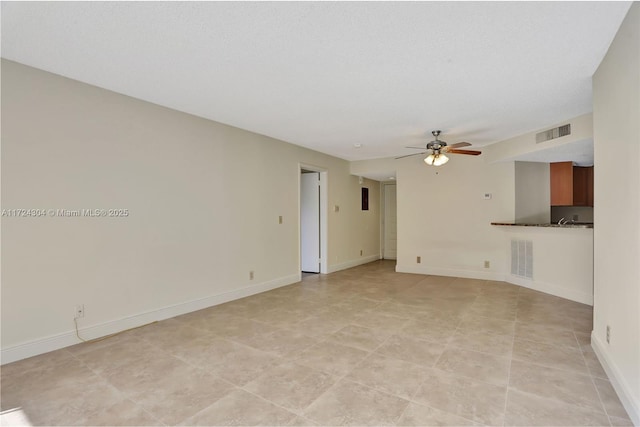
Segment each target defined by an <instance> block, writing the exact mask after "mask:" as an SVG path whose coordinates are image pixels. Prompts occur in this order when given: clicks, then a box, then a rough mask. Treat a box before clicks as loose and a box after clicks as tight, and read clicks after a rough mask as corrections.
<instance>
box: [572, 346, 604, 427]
mask: <svg viewBox="0 0 640 427" xmlns="http://www.w3.org/2000/svg"><path fill="white" fill-rule="evenodd" d="M576 339H577V338H576ZM580 355H581V356H582V358H583V359H584V363H585V365H586V364H587V358H586V357H584V352H582V351H581V352H580ZM587 370H588V371H589V374H591V369H589V365H587ZM589 379H590V380H591V383H592V384H593V387H594V388H595V389H596V393H597V395H598V400H599V401H600V405H601V406H602V409H603V410H604V413H605V414H606V416H607V419H608V420H609V424H610V425H613V423H612V422H611V415H609V411H608V410H607V405H605V404H604V400H603V399H602V395H601V394H600V389H599V388H598V385H597V384H596V379H595V378H594V377H593V375H589Z"/></svg>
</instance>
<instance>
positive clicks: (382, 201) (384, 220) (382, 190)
mask: <svg viewBox="0 0 640 427" xmlns="http://www.w3.org/2000/svg"><path fill="white" fill-rule="evenodd" d="M389 185H393V186H395V187H396V233H397V218H398V183H397V181H390V182H389V181H387V182H381V183H380V259H392V258H385V257H384V252H385V249H386V248H385V240H384V236H385V231H386V230H385V228H386V226H387V209H386V206H387V205H386V201H387V200H386V199H387V193H386V187H387V186H389ZM397 250H398V247H397V242H396V258H395V260H396V261H397V259H398V256H397Z"/></svg>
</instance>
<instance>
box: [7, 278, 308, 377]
mask: <svg viewBox="0 0 640 427" xmlns="http://www.w3.org/2000/svg"><path fill="white" fill-rule="evenodd" d="M300 278H301V274H300V273H297V274H292V275H290V276H285V277H279V278H277V279H273V280H269V281H267V282H263V283H258V284H255V285H251V286H246V287H244V288H241V289H236V290H233V291H228V292H224V293H222V294H217V295H211V296H208V297H204V298H200V299H196V300H192V301H187V302H183V303H179V304H175V305H171V306H167V307H163V308H159V309H157V310H152V311H148V312H145V313H139V314H134V315H132V316H127V317H124V318H121V319H116V320H110V321H108V322H104V323H101V324H98V325H92V326H82V325H81V324H80V327H79V332H80V336H82V337H83V338H84V339H87V340H91V339H95V338H100V337H104V336H106V335H110V334H114V333H116V332H120V331H124V330H127V329H130V328H135V327H137V326H142V325H146V324H147V323H151V322H155V321H159V320H164V319H169V318H171V317H175V316H179V315H181V314H186V313H191V312H192V311H197V310H202V309H203V308H207V307H211V306H214V305H218V304H223V303H225V302H229V301H233V300H237V299H240V298H244V297H248V296H251V295H255V294H259V293H262V292H266V291H269V290H271V289H276V288H279V287H282V286H287V285H290V284H292V283H296V282H299V281H300ZM80 342H81V341H80V340H78V338H77V337H76V333H75V330H72V331H68V332H64V333H61V334H57V335H52V336H48V337H45V338H40V339H37V340H33V341H29V342H26V343H23V344H18V345H15V346H13V347H9V348H6V349H5V348H3V349H2V352H1V356H0V360H1V363H2V364H3V365H4V364H6V363H11V362H15V361H16V360H21V359H26V358H27V357H32V356H37V355H39V354H43V353H48V352H50V351H54V350H58V349H61V348H64V347H68V346H70V345H74V344H78V343H80Z"/></svg>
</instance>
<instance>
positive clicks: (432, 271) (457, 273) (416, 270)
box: [396, 264, 504, 280]
mask: <svg viewBox="0 0 640 427" xmlns="http://www.w3.org/2000/svg"><path fill="white" fill-rule="evenodd" d="M396 271H397V272H398V273H413V274H426V275H431V276H447V277H463V278H466V279H480V280H504V274H502V273H496V272H491V271H477V270H458V269H453V268H441V267H429V266H413V265H402V264H398V265H396Z"/></svg>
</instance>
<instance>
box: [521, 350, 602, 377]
mask: <svg viewBox="0 0 640 427" xmlns="http://www.w3.org/2000/svg"><path fill="white" fill-rule="evenodd" d="M511 359H512V360H515V361H518V362H522V363H528V364H531V365H537V366H540V367H543V368H550V369H556V370H558V371H563V372H567V373H569V374H575V375H581V376H583V377H591V376H592V375H591V374H590V373H589V368H588V367H587V373H584V372H578V371H573V370H571V369H565V368H560V367H557V366H551V365H546V364H544V363H539V362H538V363H534V362H531V361H528V360H524V359H521V358H519V357H517V356H515V355H514V356H512V357H511Z"/></svg>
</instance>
